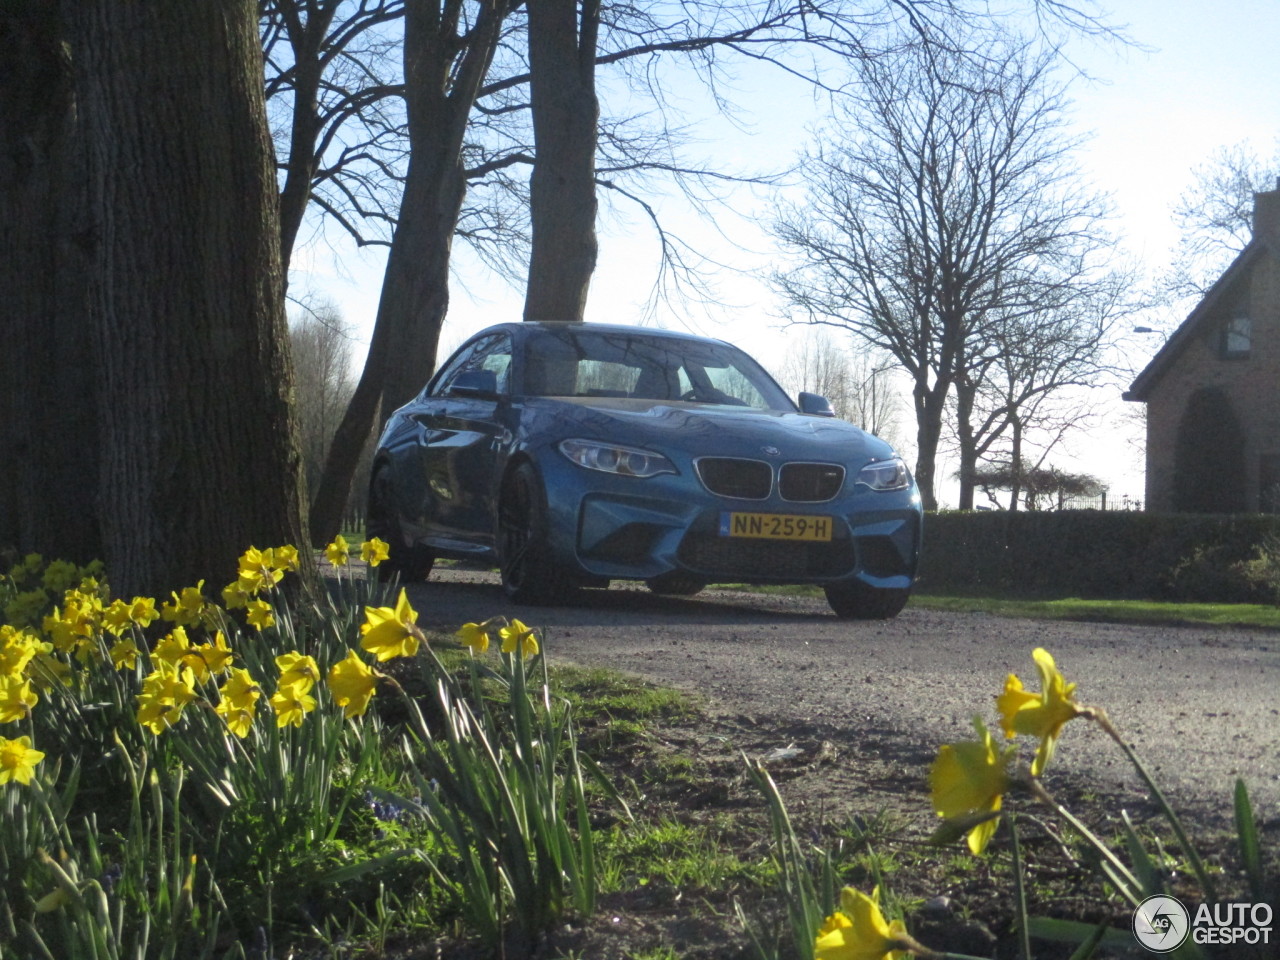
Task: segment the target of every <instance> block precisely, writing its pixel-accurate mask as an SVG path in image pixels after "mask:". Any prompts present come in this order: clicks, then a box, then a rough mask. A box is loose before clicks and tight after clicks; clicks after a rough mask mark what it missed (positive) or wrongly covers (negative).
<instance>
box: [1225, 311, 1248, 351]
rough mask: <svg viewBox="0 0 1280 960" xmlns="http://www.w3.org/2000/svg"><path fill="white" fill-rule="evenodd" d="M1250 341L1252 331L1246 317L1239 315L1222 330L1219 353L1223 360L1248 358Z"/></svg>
mask: <svg viewBox="0 0 1280 960" xmlns="http://www.w3.org/2000/svg"><path fill="white" fill-rule="evenodd" d="M1252 340H1253V329H1252V324H1250V322H1249V318H1248V316H1246V315H1245V314H1240V315H1238V316H1235V317H1232V318H1231V319H1230V320H1228V321H1227V322H1226V324H1225V325H1224V326H1223V328H1222V344H1221V353H1222V357H1223V359H1227V360H1236V359H1240V358H1242V357H1247V356H1249V348H1250V346H1251V345H1252Z"/></svg>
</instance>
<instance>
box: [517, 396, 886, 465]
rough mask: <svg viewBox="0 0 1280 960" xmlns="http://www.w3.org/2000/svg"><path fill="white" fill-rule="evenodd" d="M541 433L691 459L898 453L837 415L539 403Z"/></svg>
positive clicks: (554, 400)
mask: <svg viewBox="0 0 1280 960" xmlns="http://www.w3.org/2000/svg"><path fill="white" fill-rule="evenodd" d="M525 412H526V416H527V417H528V418H529V421H530V423H529V426H530V427H531V428H532V429H533V430H535V431H536V432H538V433H541V434H544V435H545V434H546V433H547V432H549V433H550V434H552V435H554V436H557V437H560V438H564V437H570V436H575V437H581V438H583V439H591V440H608V441H613V442H615V443H622V444H630V445H636V446H649V447H654V448H656V449H658V450H659V451H660V452H671V451H675V450H682V451H685V452H686V453H688V454H689V455H690V456H737V457H750V458H753V459H754V458H758V457H760V456H761V454H762V453H766V451H764V450H763V448H764V447H773V448H776V450H777V453H776V454H775V453H772V452H769V453H767V455H769V456H781V457H782V458H783V459H786V460H797V459H800V460H821V461H835V462H853V461H858V462H866V461H869V460H881V459H884V458H886V457H891V456H893V455H894V452H893V448H892V447H890V446H889V445H888V444H887V443H885V442H884V441H883V440H880V439H879V438H878V437H875V436H873V435H872V434H869V433H867V432H866V431H864V430H860V429H859V428H858V427H855V426H854V425H853V424H851V423H849V422H847V421H845V420H838V419H836V418H834V417H817V416H812V415H810V414H802V413H795V412H786V411H775V410H755V409H747V408H742V407H731V406H719V405H713V404H703V403H681V402H674V401H659V402H655V401H652V400H631V399H612V398H597V397H582V398H577V397H572V398H571V397H535V398H530V399H529V400H527V401H526V407H525Z"/></svg>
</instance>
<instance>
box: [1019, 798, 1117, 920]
mask: <svg viewBox="0 0 1280 960" xmlns="http://www.w3.org/2000/svg"><path fill="white" fill-rule="evenodd" d="M1028 787H1029V789H1030V790H1031V795H1032V796H1034V797H1035V798H1036V799H1037V800H1039V801H1040V802H1041V803H1043V804H1044V805H1045V806H1047V807H1048V808H1049V809H1051V810H1053V811H1054V813H1056V814H1057V815H1058V816H1060V817H1061V818H1062V819H1063V820H1065V821H1067V823H1069V824H1071V826H1072V827H1073V828H1075V831H1076V832H1077V833H1079V834H1080V836H1081V837H1083V838H1084V840H1085V842H1086V843H1088V844H1089V846H1091V847H1093V849H1094V850H1096V851H1098V855H1099V856H1101V857H1102V859H1103V860H1104V861H1106V863H1107V864H1108V865H1109V866H1110V867H1111V869H1112V870H1113V871H1114V872H1115V875H1116V877H1115V878H1116V879H1117V880H1118V881H1120V882H1118V883H1117V884H1116V886H1117V888H1119V890H1120V893H1121V894H1122V895H1123V896H1124V898H1125V899H1126V900H1128V901H1129V903H1130V904H1132V905H1133V906H1135V907H1136V906H1137V905H1138V903H1139V901H1141V899H1142V897H1140V896H1139V895H1138V894H1139V892H1140V891H1141V889H1142V885H1141V884H1140V883H1139V882H1138V878H1137V877H1135V876H1134V875H1133V873H1132V871H1130V870H1129V868H1128V867H1126V866H1125V865H1124V863H1123V862H1121V860H1120V858H1119V857H1117V856H1116V855H1115V854H1114V853H1113V852H1112V851H1111V848H1110V847H1108V846H1107V845H1106V844H1105V843H1103V842H1102V841H1101V840H1100V839H1099V838H1098V836H1097V835H1096V834H1095V833H1094V832H1093V831H1092V830H1090V829H1089V828H1088V827H1086V826H1085V825H1084V823H1082V822H1081V821H1080V820H1079V818H1077V817H1076V815H1075V814H1073V813H1072V812H1071V811H1070V810H1068V809H1067V808H1066V807H1064V806H1063V805H1062V804H1060V803H1058V801H1057V800H1055V799H1054V798H1053V797H1052V796H1051V795H1050V794H1049V791H1047V790H1045V788H1044V786H1043V785H1041V783H1040V781H1039V780H1037V779H1036V778H1035V777H1032V778H1031V779H1030V781H1029V782H1028Z"/></svg>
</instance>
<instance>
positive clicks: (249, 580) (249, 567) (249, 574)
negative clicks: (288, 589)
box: [237, 547, 284, 594]
mask: <svg viewBox="0 0 1280 960" xmlns="http://www.w3.org/2000/svg"><path fill="white" fill-rule="evenodd" d="M283 579H284V570H283V569H282V568H279V567H277V566H276V563H275V554H274V551H271V550H267V551H262V550H259V549H258V548H257V547H250V548H249V549H248V550H246V551H245V552H244V553H242V554H240V578H239V580H238V581H237V583H239V584H240V589H241V590H243V591H244V592H245V593H248V594H256V593H258V592H260V591H262V590H270V589H271V588H272V587H274V586H275V585H276V584H277V583H279V582H280V581H281V580H283Z"/></svg>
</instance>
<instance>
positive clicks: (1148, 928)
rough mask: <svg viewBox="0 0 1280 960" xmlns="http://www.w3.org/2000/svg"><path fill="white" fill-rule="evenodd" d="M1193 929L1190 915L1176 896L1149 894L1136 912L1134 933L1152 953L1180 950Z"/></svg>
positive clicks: (1134, 914)
mask: <svg viewBox="0 0 1280 960" xmlns="http://www.w3.org/2000/svg"><path fill="white" fill-rule="evenodd" d="M1190 930H1191V915H1190V914H1189V913H1187V908H1186V907H1184V906H1183V905H1182V901H1180V900H1177V899H1175V898H1174V897H1166V896H1164V895H1158V896H1154V897H1147V899H1145V900H1143V901H1142V902H1141V903H1140V904H1138V908H1137V909H1136V910H1134V911H1133V935H1134V936H1135V937H1137V939H1138V942H1139V943H1140V944H1142V945H1143V946H1144V947H1146V948H1147V949H1148V950H1150V951H1151V952H1152V953H1169V952H1170V951H1171V950H1176V949H1178V947H1180V946H1182V942H1183V941H1184V940H1186V939H1187V933H1188V932H1190Z"/></svg>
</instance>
